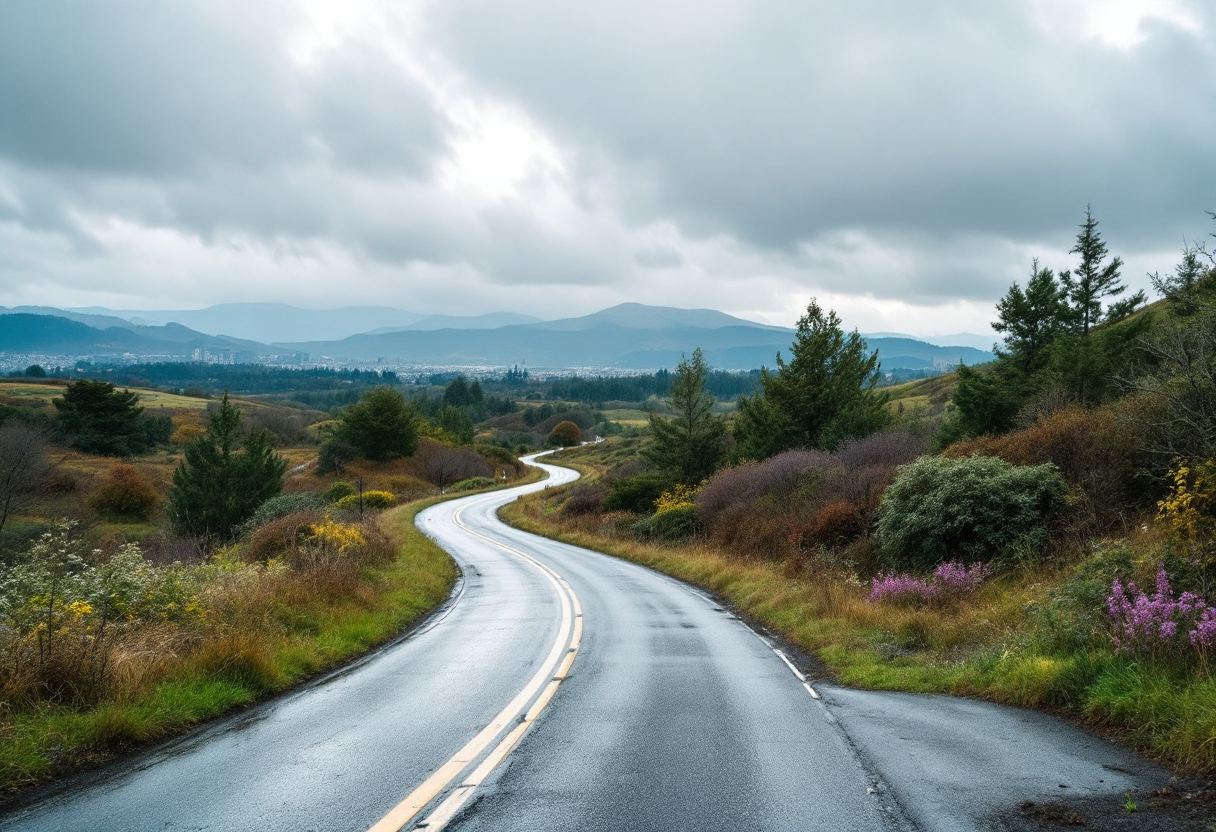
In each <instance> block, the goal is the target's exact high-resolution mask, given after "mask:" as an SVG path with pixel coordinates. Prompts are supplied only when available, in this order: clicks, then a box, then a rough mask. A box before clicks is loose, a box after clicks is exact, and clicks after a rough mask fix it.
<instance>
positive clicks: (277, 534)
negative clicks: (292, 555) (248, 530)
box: [245, 511, 325, 562]
mask: <svg viewBox="0 0 1216 832" xmlns="http://www.w3.org/2000/svg"><path fill="white" fill-rule="evenodd" d="M324 519H325V515H324V514H322V513H321V512H319V511H298V512H296V513H295V514H289V515H287V516H286V517H280V518H279V519H277V520H271V521H270V522H269V523H267V524H265V525H263V526H259V527H258V528H257V529H255V530H254V531H253V534H251V535H250V536H249V543H248V545H246V546H245V559H246V560H248V561H263V562H264V561H268V560H270V559H271V558H274V557H280V556H282V555H284V554H286V553H288V552H290V551H291V550H293V549H295V548H296V547H297V546H299V545H300V544H301V543H302V542H303V541H304V539H305V538H306V537H307V536H308V533H309V528H310V527H311V526H313V525H314V524H316V523H320V522H321V521H322V520H324Z"/></svg>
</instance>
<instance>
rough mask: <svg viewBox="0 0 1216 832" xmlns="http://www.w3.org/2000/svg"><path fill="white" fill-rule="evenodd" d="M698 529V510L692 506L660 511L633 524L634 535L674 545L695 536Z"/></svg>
mask: <svg viewBox="0 0 1216 832" xmlns="http://www.w3.org/2000/svg"><path fill="white" fill-rule="evenodd" d="M696 527H697V509H696V507H695V506H692V505H685V506H678V507H677V508H669V509H667V510H666V511H660V512H658V513H656V514H655V515H654V516H652V517H647V518H646V519H645V520H639V521H638V522H637V523H634V524H633V533H634V534H636V535H638V536H639V537H652V538H655V539H657V540H664V541H667V542H669V543H674V542H677V541H680V540H687V539H688V538H690V537H692V536H693V533H694V532H695V531H696Z"/></svg>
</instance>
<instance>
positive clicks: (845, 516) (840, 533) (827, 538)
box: [798, 500, 866, 547]
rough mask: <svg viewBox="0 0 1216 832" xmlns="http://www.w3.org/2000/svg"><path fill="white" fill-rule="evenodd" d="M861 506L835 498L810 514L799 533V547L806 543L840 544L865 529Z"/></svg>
mask: <svg viewBox="0 0 1216 832" xmlns="http://www.w3.org/2000/svg"><path fill="white" fill-rule="evenodd" d="M865 527H866V520H865V516H864V515H863V514H862V511H861V507H860V506H858V505H857V504H856V503H850V502H848V501H847V500H836V501H835V502H831V503H828V504H827V505H826V506H823V507H822V508H820V509H818V510H817V511H816V512H815V513H814V514H813V515H811V522H810V523H808V524H807V525H806V526H805V527H803V529H802V530H801V533H800V539H799V541H798V543H799V547H805V546H807V545H821V546H840V545H843V544H845V543H848V542H849V541H850V540H852V539H853V538H855V537H857V536H858V535H860V534H861V533H862V532H863V531H865Z"/></svg>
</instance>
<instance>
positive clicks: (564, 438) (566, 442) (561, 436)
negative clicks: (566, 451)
mask: <svg viewBox="0 0 1216 832" xmlns="http://www.w3.org/2000/svg"><path fill="white" fill-rule="evenodd" d="M582 439H583V432H582V431H581V430H579V427H578V425H576V424H574V422H571V421H569V420H568V419H566V420H563V421H561V422H558V423H557V424H556V425H554V426H553V430H552V431H551V432H550V433H549V444H550V445H562V446H563V447H567V448H568V447H570V446H571V445H577V444H578V443H579V442H581V441H582Z"/></svg>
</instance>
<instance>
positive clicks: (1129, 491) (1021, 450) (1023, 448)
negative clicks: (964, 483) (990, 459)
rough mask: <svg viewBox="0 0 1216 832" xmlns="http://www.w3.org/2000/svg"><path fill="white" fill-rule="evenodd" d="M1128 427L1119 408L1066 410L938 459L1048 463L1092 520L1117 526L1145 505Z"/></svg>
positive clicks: (1136, 444) (1139, 462) (1135, 439)
mask: <svg viewBox="0 0 1216 832" xmlns="http://www.w3.org/2000/svg"><path fill="white" fill-rule="evenodd" d="M1133 422H1134V420H1133V419H1130V418H1125V416H1123V415H1121V414H1120V412H1119V411H1118V406H1111V407H1106V408H1101V409H1098V410H1085V409H1082V408H1080V407H1068V408H1065V409H1063V410H1059V411H1056V412H1054V413H1052V414H1050V415H1049V416H1047V417H1045V418H1044V419H1042V420H1041V421H1039V422H1037V423H1036V424H1034V425H1032V426H1030V427H1027V428H1024V429H1022V430H1018V431H1014V432H1013V433H1008V434H1005V435H1004V436H995V437H994V436H981V437H979V438H976V439H967V440H964V441H961V442H956V443H954V444H952V445H950V446H949V447H947V448H946V449H945V450H944V451H942V455H943V456H946V457H950V458H953V459H960V458H963V457H967V456H973V455H976V454H978V455H981V456H994V457H999V458H1000V459H1003V460H1005V461H1006V462H1008V463H1010V464H1012V465H1038V464H1042V463H1046V462H1050V463H1052V464H1053V465H1055V466H1056V469H1057V470H1058V471H1059V473H1060V475H1061V476H1062V477H1063V478H1064V479H1065V480H1066V481H1067V482H1069V483H1071V484H1073V485H1075V486H1077V487H1078V488H1080V490H1081V493H1082V494H1083V495H1084V497H1085V502H1086V506H1085V507H1086V508H1087V509H1088V511H1089V512H1090V514H1091V515H1092V516H1093V519H1094V520H1095V521H1096V522H1097V523H1099V524H1100V525H1110V524H1113V523H1118V522H1119V521H1120V520H1121V519H1122V514H1123V512H1124V511H1125V510H1126V509H1127V508H1129V507H1133V506H1138V505H1142V504H1143V503H1145V502H1146V501H1145V494H1146V489H1145V487H1144V482H1143V481H1142V479H1141V473H1140V472H1141V470H1142V469H1143V468H1144V466H1145V463H1146V461H1147V460H1146V457H1145V454H1144V453H1143V451H1141V450H1140V449H1141V448H1142V447H1143V442H1142V441H1141V439H1140V437H1139V436H1138V435H1137V432H1136V429H1135V427H1134V424H1133Z"/></svg>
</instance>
